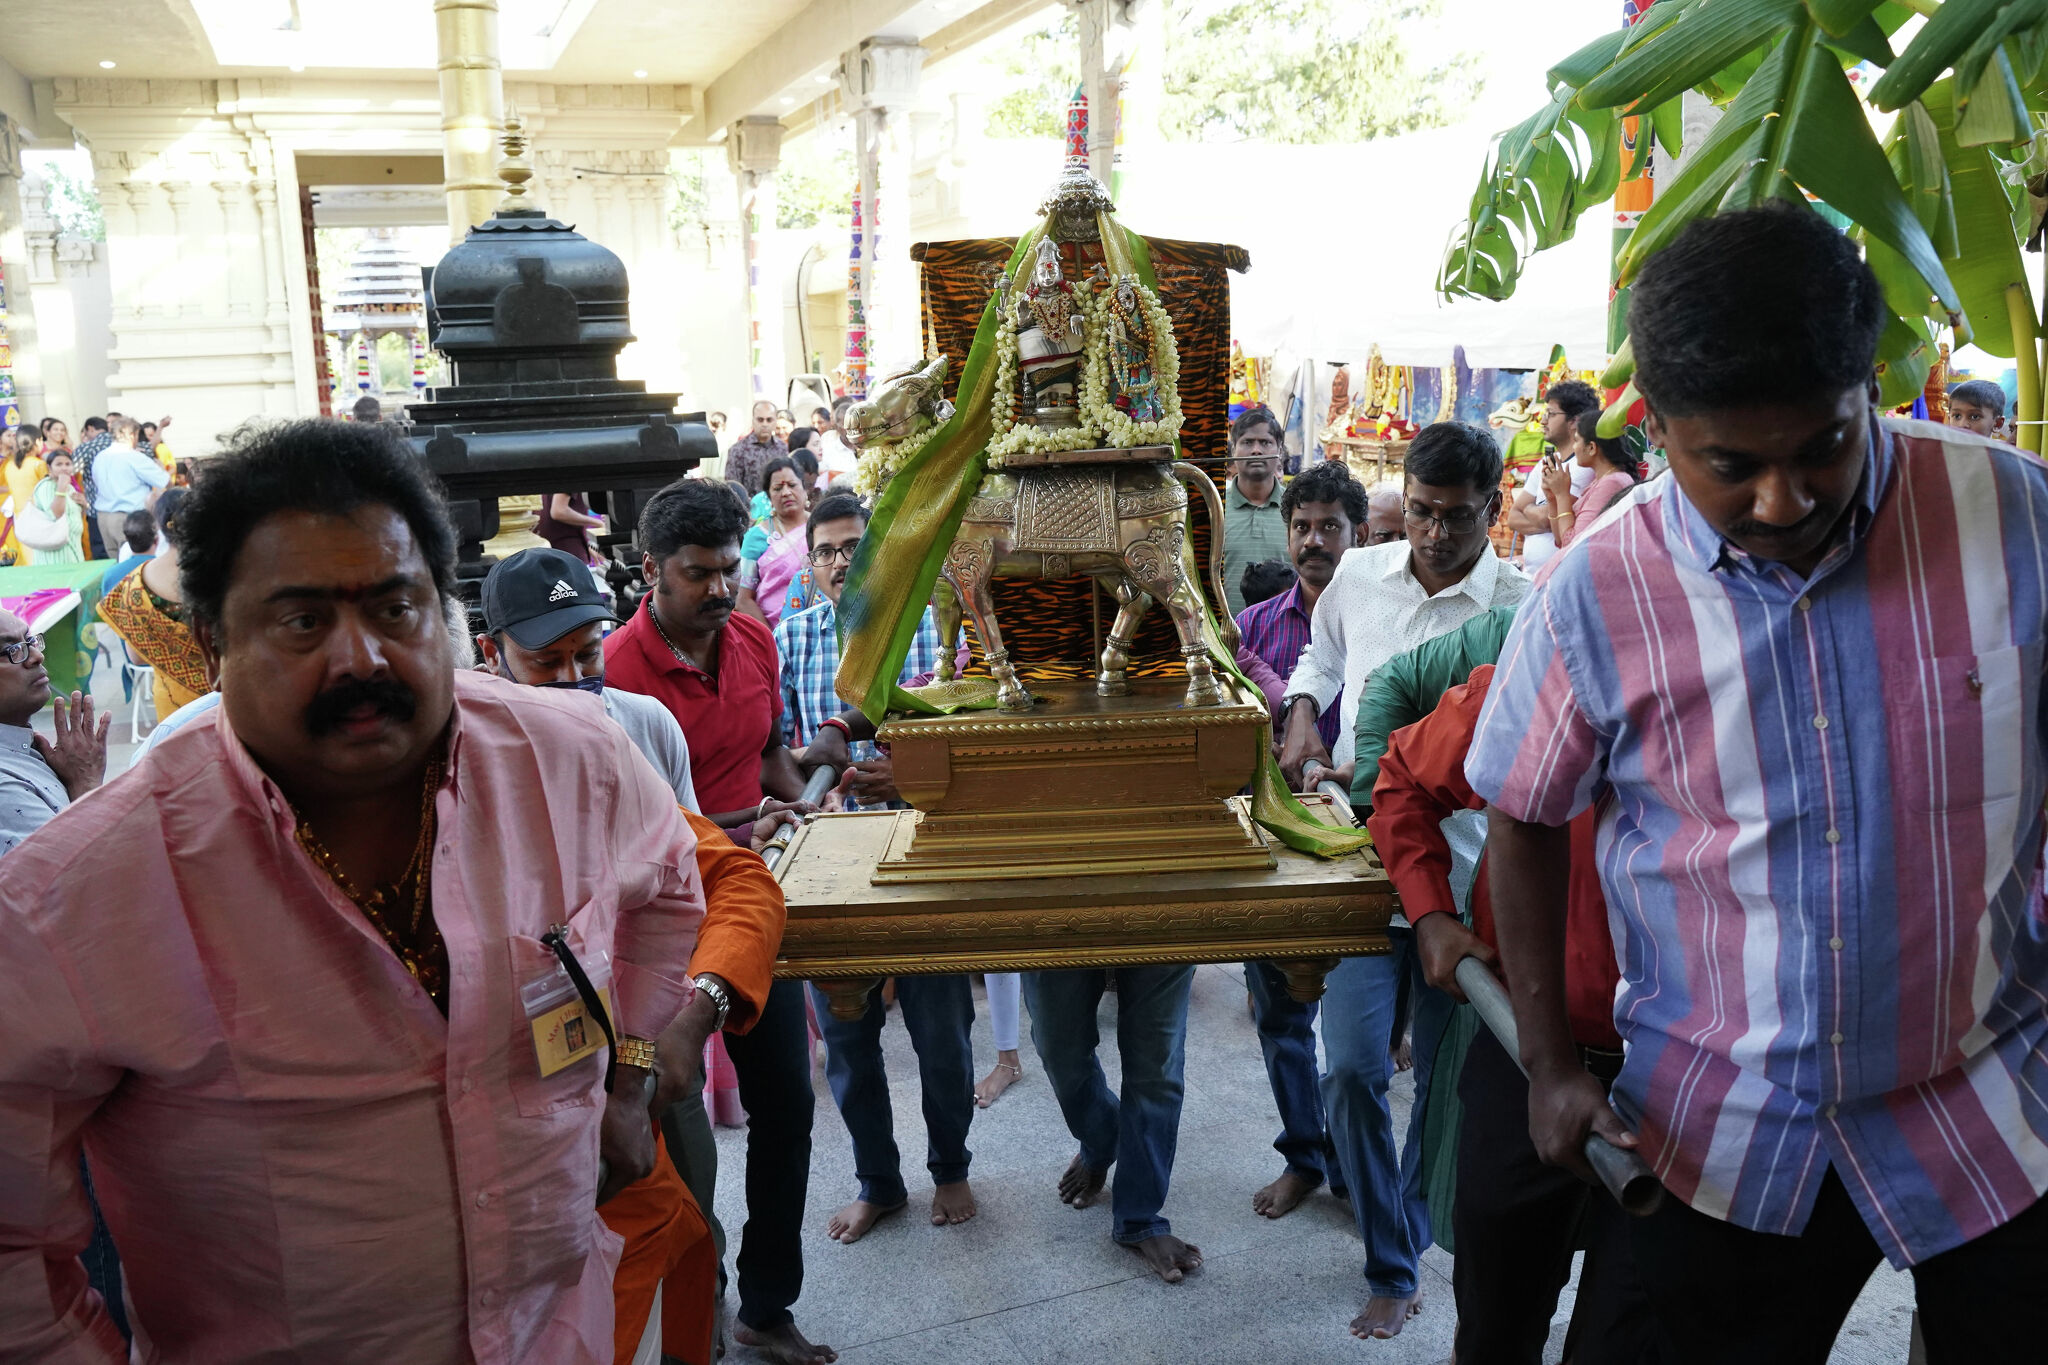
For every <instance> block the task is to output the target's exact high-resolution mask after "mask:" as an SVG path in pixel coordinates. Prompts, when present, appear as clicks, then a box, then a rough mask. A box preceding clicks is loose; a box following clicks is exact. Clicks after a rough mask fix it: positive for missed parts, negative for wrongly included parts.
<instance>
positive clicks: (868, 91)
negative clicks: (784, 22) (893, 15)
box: [841, 38, 924, 382]
mask: <svg viewBox="0 0 2048 1365" xmlns="http://www.w3.org/2000/svg"><path fill="white" fill-rule="evenodd" d="M923 69H924V49H923V48H921V47H919V46H918V45H917V44H916V43H912V42H906V41H903V40H900V39H890V38H871V39H869V40H868V41H867V42H865V43H862V44H861V45H860V47H859V48H858V49H856V50H855V51H853V52H852V53H849V54H848V56H847V59H846V63H845V66H844V67H843V68H842V70H841V80H842V82H843V83H844V94H845V96H846V103H847V107H848V108H851V109H853V110H854V111H855V112H854V137H855V149H854V155H855V162H856V164H857V165H858V166H859V168H860V185H861V196H862V205H861V208H862V212H863V214H864V218H865V222H864V227H863V231H862V233H861V246H860V259H859V261H858V262H857V263H856V270H857V273H858V277H859V279H858V282H859V288H860V296H861V304H862V313H863V315H864V317H865V319H866V323H867V341H868V377H869V380H870V382H872V381H874V380H876V379H880V378H881V377H883V376H884V375H887V374H890V373H892V372H893V371H896V370H900V369H904V368H906V367H908V366H909V365H911V364H912V363H913V362H914V361H916V359H917V358H918V355H919V353H920V352H921V350H922V349H923V348H922V346H921V345H920V341H919V336H918V332H919V328H918V325H917V290H916V277H915V275H914V273H913V272H912V270H911V268H910V161H911V145H910V107H911V104H912V102H913V101H915V100H916V98H917V87H918V81H919V77H920V76H921V74H922V72H923Z"/></svg>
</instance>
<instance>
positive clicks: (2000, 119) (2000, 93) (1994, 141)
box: [1954, 47, 2034, 147]
mask: <svg viewBox="0 0 2048 1365" xmlns="http://www.w3.org/2000/svg"><path fill="white" fill-rule="evenodd" d="M1954 79H1955V82H1956V89H1958V90H1962V91H1967V92H1968V93H1967V94H1966V95H1964V96H1960V97H1958V99H1957V101H1956V107H1957V109H1958V110H1960V111H1961V112H1960V116H1959V117H1958V118H1957V119H1956V141H1958V142H1960V143H1962V144H1963V145H1964V146H1965V147H2010V146H2011V145H2012V144H2013V143H2015V142H2019V141H2021V140H2022V139H2024V138H2028V137H2031V136H2033V131H2034V121H2033V119H2032V118H2031V117H2030V116H2029V115H2028V113H2027V97H2026V96H2025V95H2024V94H2022V93H2021V91H2020V83H2019V80H2018V78H2017V77H2015V76H2014V75H2013V69H2012V63H2011V62H2009V61H2008V60H2007V59H2006V55H2005V49H2004V48H2002V47H2001V48H1994V49H1992V51H1991V54H1990V60H1989V61H1988V63H1987V64H1986V65H1985V67H1984V73H1983V75H1982V76H1981V77H1980V78H1979V79H1978V81H1977V84H1976V87H1975V88H1974V89H1972V88H1971V87H1969V86H1968V85H1965V84H1964V83H1963V78H1962V72H1961V70H1960V69H1958V71H1957V73H1956V75H1955V77H1954Z"/></svg>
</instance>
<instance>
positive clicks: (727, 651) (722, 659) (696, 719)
mask: <svg viewBox="0 0 2048 1365" xmlns="http://www.w3.org/2000/svg"><path fill="white" fill-rule="evenodd" d="M653 600H654V599H653V595H652V594H649V595H648V597H647V598H645V599H643V601H642V603H641V607H640V610H638V611H636V612H634V613H633V619H632V620H630V621H628V622H627V623H626V624H625V625H623V626H621V627H619V628H618V629H617V630H615V631H613V632H612V633H611V634H610V635H608V636H606V637H605V642H604V681H605V686H607V687H616V688H619V689H620V690H622V691H626V692H638V693H640V694H641V695H643V696H648V697H652V698H654V699H655V700H656V701H658V702H660V703H661V704H662V705H663V706H666V707H667V708H668V709H669V711H670V713H671V714H673V715H674V716H675V718H676V722H677V723H678V724H679V725H681V726H682V727H683V738H684V739H686V740H688V741H689V742H690V776H691V777H692V778H693V779H694V781H695V785H696V788H697V805H698V808H699V809H701V810H702V811H703V812H704V813H705V814H706V815H721V814H724V813H726V812H728V811H736V810H752V809H753V808H754V807H755V806H757V805H759V804H760V803H761V754H762V752H763V751H764V750H765V749H767V747H768V737H769V736H770V735H775V734H780V733H781V732H782V677H781V670H780V667H779V665H778V664H777V662H776V657H775V637H774V636H773V635H771V634H769V633H768V627H767V626H766V625H764V624H762V623H761V622H759V621H757V620H755V619H754V618H753V617H751V616H748V615H746V614H745V613H744V612H734V613H733V614H732V617H731V618H730V619H729V620H728V621H727V622H726V623H725V630H724V631H723V632H722V633H721V635H720V638H719V642H718V676H717V677H715V678H714V677H712V676H711V675H710V674H708V673H706V672H704V670H702V669H700V668H698V667H697V666H696V665H695V664H689V663H685V662H683V661H682V660H681V659H678V658H677V657H676V656H675V651H673V650H671V649H670V648H669V647H668V642H667V641H665V640H663V639H662V638H661V632H660V631H659V630H657V629H655V625H654V620H653V618H652V617H650V616H649V615H648V612H649V611H651V610H652V609H653Z"/></svg>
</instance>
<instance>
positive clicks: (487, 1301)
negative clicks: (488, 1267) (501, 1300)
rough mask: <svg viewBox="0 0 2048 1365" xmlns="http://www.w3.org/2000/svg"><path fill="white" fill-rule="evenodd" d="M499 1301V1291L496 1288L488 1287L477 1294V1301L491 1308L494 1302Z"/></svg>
mask: <svg viewBox="0 0 2048 1365" xmlns="http://www.w3.org/2000/svg"><path fill="white" fill-rule="evenodd" d="M497 1301H498V1291H497V1290H495V1289H486V1290H485V1291H484V1292H483V1293H481V1294H479V1295H477V1302H478V1303H481V1304H482V1305H483V1306H484V1307H486V1308H489V1307H490V1306H491V1305H492V1304H494V1303H496V1302H497Z"/></svg>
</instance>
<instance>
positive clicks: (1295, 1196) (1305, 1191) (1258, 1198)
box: [1252, 1170, 1316, 1218]
mask: <svg viewBox="0 0 2048 1365" xmlns="http://www.w3.org/2000/svg"><path fill="white" fill-rule="evenodd" d="M1315 1188H1316V1187H1315V1186H1313V1185H1311V1184H1309V1183H1308V1181H1306V1180H1304V1179H1302V1178H1301V1177H1300V1176H1298V1175H1296V1174H1295V1173H1294V1172H1293V1171H1292V1170H1285V1171H1282V1172H1281V1173H1280V1178H1279V1179H1278V1180H1276V1181H1274V1182H1273V1183H1272V1184H1270V1185H1268V1186H1266V1188H1264V1189H1263V1190H1260V1191H1259V1192H1258V1193H1257V1194H1254V1195H1253V1196H1252V1212H1253V1213H1256V1214H1259V1215H1260V1216H1261V1217H1265V1218H1284V1217H1286V1216H1287V1215H1288V1214H1290V1213H1292V1212H1294V1206H1295V1205H1296V1204H1299V1203H1300V1202H1301V1201H1302V1200H1304V1199H1306V1198H1308V1197H1309V1195H1310V1194H1312V1193H1313V1192H1314V1191H1315Z"/></svg>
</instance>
